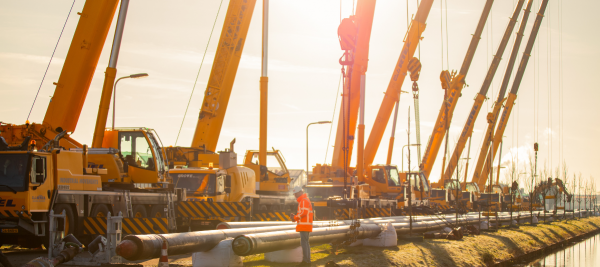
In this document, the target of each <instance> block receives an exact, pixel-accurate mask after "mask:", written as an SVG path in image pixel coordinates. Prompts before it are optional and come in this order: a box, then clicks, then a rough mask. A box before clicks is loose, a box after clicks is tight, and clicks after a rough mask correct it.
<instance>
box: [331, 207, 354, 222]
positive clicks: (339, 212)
mask: <svg viewBox="0 0 600 267" xmlns="http://www.w3.org/2000/svg"><path fill="white" fill-rule="evenodd" d="M333 218H334V219H336V220H351V219H354V218H357V216H356V210H355V209H334V210H333Z"/></svg>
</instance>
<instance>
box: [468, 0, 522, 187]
mask: <svg viewBox="0 0 600 267" xmlns="http://www.w3.org/2000/svg"><path fill="white" fill-rule="evenodd" d="M532 4H533V1H532V0H530V1H529V2H528V3H527V9H526V10H525V13H523V20H522V22H521V25H520V26H519V32H518V33H517V36H516V38H515V42H514V44H513V48H512V51H511V53H510V59H509V61H508V64H507V66H506V71H505V72H504V78H503V79H502V84H501V85H500V91H499V92H498V98H497V99H496V102H495V103H494V108H493V110H492V112H491V113H489V114H488V122H489V123H488V127H487V129H486V131H485V136H484V140H486V141H485V142H483V144H482V145H481V150H480V152H479V154H480V155H484V154H486V153H487V152H488V150H489V147H490V143H489V140H491V139H492V135H493V133H494V128H493V125H492V124H491V122H492V121H494V120H495V118H497V117H498V114H499V113H500V108H502V103H503V102H504V95H505V94H506V89H507V88H508V82H509V81H510V76H511V75H512V71H513V68H514V65H515V61H516V60H517V55H518V54H519V48H520V47H521V42H522V40H523V36H524V33H525V26H526V25H527V20H528V19H529V14H530V13H531V5H532ZM484 160H485V157H479V159H478V160H477V165H476V166H475V172H474V174H473V178H472V180H471V182H475V183H478V182H479V174H480V173H481V169H482V168H483V163H484ZM484 184H485V183H484Z"/></svg>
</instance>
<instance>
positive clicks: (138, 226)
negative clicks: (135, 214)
mask: <svg viewBox="0 0 600 267" xmlns="http://www.w3.org/2000/svg"><path fill="white" fill-rule="evenodd" d="M168 229H169V227H168V220H167V218H124V219H123V232H124V233H125V234H135V235H140V234H166V233H169V230H168Z"/></svg>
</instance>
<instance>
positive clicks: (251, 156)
mask: <svg viewBox="0 0 600 267" xmlns="http://www.w3.org/2000/svg"><path fill="white" fill-rule="evenodd" d="M258 154H259V151H258V150H248V151H246V156H245V157H244V166H245V167H248V168H250V169H252V170H253V171H254V173H256V174H257V176H258V177H257V178H258V179H257V181H256V192H257V194H266V195H289V194H290V188H289V184H290V181H291V179H290V172H289V171H288V169H287V167H286V166H285V159H284V158H283V156H282V155H281V152H280V151H279V150H275V149H273V150H272V151H267V165H266V166H263V165H259V162H258Z"/></svg>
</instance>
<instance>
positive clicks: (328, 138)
mask: <svg viewBox="0 0 600 267" xmlns="http://www.w3.org/2000/svg"><path fill="white" fill-rule="evenodd" d="M340 23H342V0H340ZM342 76H343V75H342V73H340V78H339V81H338V89H337V93H336V94H335V102H334V103H333V114H332V115H331V125H329V136H328V137H327V147H326V148H325V159H324V160H323V164H325V163H326V162H327V155H328V154H329V143H330V142H331V134H332V132H333V124H334V123H333V122H334V119H335V111H336V110H337V103H338V97H339V96H340V85H341V84H342ZM307 171H308V170H307Z"/></svg>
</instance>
